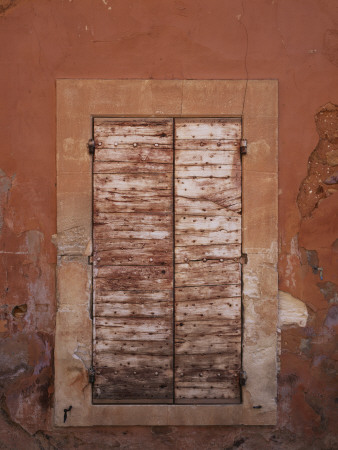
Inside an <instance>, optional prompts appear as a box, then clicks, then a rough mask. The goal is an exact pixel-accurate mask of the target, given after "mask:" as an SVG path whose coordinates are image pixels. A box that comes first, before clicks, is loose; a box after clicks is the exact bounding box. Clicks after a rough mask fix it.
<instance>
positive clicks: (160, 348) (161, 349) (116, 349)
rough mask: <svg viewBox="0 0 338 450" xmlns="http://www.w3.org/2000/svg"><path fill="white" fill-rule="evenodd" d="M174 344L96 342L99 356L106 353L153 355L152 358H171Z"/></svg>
mask: <svg viewBox="0 0 338 450" xmlns="http://www.w3.org/2000/svg"><path fill="white" fill-rule="evenodd" d="M171 347H172V343H171V342H169V340H167V342H163V341H149V340H145V341H142V340H136V339H135V340H129V341H125V340H120V341H118V340H114V341H107V340H105V341H103V342H102V341H101V340H100V339H97V341H96V351H97V354H98V355H99V354H103V353H106V354H107V355H111V354H112V353H114V354H123V355H152V356H165V355H167V356H170V355H171V353H172V348H171Z"/></svg>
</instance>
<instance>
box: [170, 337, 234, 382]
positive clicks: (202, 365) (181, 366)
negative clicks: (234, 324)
mask: <svg viewBox="0 0 338 450" xmlns="http://www.w3.org/2000/svg"><path fill="white" fill-rule="evenodd" d="M224 339H226V338H224ZM236 345H238V344H236ZM239 348H240V347H239ZM236 354H237V357H236V358H234V356H235V355H236ZM240 367H241V362H240V358H238V353H237V348H235V349H232V350H231V352H230V356H229V357H228V356H227V354H225V353H219V354H218V353H215V354H213V355H212V357H210V358H207V357H202V355H201V354H199V353H195V354H193V355H192V354H187V355H185V354H184V355H177V358H175V369H176V371H181V372H183V373H186V374H187V375H189V374H192V373H196V372H197V371H198V370H211V369H212V370H218V369H220V370H225V371H231V370H234V371H236V370H240ZM182 381H183V380H182Z"/></svg>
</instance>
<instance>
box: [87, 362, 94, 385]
mask: <svg viewBox="0 0 338 450" xmlns="http://www.w3.org/2000/svg"><path fill="white" fill-rule="evenodd" d="M88 381H89V383H90V384H94V383H95V369H94V367H93V366H91V367H89V369H88Z"/></svg>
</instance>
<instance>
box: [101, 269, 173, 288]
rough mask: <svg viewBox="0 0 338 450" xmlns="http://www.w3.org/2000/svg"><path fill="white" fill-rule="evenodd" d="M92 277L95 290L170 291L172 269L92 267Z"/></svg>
mask: <svg viewBox="0 0 338 450" xmlns="http://www.w3.org/2000/svg"><path fill="white" fill-rule="evenodd" d="M94 276H95V278H96V284H95V286H96V289H106V290H107V289H111V290H118V291H120V290H123V289H125V290H135V289H139V290H142V289H144V290H149V288H151V287H152V288H153V289H172V285H173V279H172V277H173V269H172V267H168V266H165V267H159V266H150V267H149V266H104V267H97V268H95V267H94ZM100 279H101V280H100ZM99 280H100V282H99ZM102 285H103V286H102Z"/></svg>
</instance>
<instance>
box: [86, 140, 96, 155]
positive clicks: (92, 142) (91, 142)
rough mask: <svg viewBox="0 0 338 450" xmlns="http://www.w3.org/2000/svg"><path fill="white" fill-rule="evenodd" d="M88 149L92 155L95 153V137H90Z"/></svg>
mask: <svg viewBox="0 0 338 450" xmlns="http://www.w3.org/2000/svg"><path fill="white" fill-rule="evenodd" d="M87 147H88V151H89V153H90V154H91V155H94V153H95V141H94V139H89V141H88V143H87Z"/></svg>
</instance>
